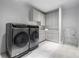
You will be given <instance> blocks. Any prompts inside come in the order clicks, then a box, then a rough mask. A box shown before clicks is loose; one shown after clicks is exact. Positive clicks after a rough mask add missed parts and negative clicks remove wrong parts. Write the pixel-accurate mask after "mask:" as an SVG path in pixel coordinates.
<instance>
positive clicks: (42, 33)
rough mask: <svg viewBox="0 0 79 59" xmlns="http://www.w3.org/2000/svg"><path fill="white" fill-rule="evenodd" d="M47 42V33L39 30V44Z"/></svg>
mask: <svg viewBox="0 0 79 59" xmlns="http://www.w3.org/2000/svg"><path fill="white" fill-rule="evenodd" d="M44 40H45V31H44V30H39V42H42V41H44Z"/></svg>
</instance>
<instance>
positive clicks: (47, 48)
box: [0, 41, 79, 58]
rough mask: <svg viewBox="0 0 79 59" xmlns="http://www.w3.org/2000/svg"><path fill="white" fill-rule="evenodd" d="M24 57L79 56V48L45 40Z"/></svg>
mask: <svg viewBox="0 0 79 59" xmlns="http://www.w3.org/2000/svg"><path fill="white" fill-rule="evenodd" d="M0 57H2V56H0ZM4 58H5V57H4ZM22 58H79V48H76V47H73V46H67V45H61V44H57V43H53V42H50V41H44V42H42V43H40V44H39V47H38V48H37V49H35V50H33V51H31V52H29V53H28V54H27V55H25V56H23V57H22Z"/></svg>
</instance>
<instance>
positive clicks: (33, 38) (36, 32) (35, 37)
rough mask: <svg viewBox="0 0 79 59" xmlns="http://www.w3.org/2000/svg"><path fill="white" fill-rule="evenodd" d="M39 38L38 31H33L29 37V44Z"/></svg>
mask: <svg viewBox="0 0 79 59" xmlns="http://www.w3.org/2000/svg"><path fill="white" fill-rule="evenodd" d="M38 38H39V33H38V31H34V32H33V33H32V34H31V36H30V39H31V42H36V41H37V40H38Z"/></svg>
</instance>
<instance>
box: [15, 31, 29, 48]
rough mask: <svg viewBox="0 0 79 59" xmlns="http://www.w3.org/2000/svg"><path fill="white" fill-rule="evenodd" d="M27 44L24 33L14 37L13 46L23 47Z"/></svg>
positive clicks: (27, 40) (26, 35)
mask: <svg viewBox="0 0 79 59" xmlns="http://www.w3.org/2000/svg"><path fill="white" fill-rule="evenodd" d="M28 42H29V35H28V33H26V32H20V33H18V34H17V35H16V36H15V37H14V45H15V46H17V47H24V46H25V45H26V44H27V43H28Z"/></svg>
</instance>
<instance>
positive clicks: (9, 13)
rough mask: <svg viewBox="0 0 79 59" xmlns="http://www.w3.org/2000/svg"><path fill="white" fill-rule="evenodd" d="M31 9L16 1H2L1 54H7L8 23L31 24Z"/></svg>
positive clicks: (0, 16) (0, 12) (0, 15)
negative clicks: (6, 33) (6, 36)
mask: <svg viewBox="0 0 79 59" xmlns="http://www.w3.org/2000/svg"><path fill="white" fill-rule="evenodd" d="M29 9H30V8H29V7H28V6H27V5H26V4H24V3H21V2H17V1H16V0H0V53H1V52H5V31H6V27H5V26H6V23H8V22H12V23H24V24H27V23H29V21H28V20H29ZM29 24H30V23H29Z"/></svg>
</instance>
